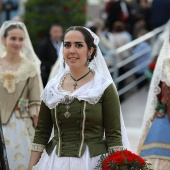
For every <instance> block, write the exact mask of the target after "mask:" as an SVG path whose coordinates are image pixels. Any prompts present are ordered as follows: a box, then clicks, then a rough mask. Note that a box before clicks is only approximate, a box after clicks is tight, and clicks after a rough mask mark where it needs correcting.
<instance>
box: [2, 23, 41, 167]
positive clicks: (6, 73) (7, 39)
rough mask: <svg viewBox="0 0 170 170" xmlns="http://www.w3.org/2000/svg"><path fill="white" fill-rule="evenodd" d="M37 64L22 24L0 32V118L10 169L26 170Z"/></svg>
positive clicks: (35, 102)
mask: <svg viewBox="0 0 170 170" xmlns="http://www.w3.org/2000/svg"><path fill="white" fill-rule="evenodd" d="M41 90H42V82H41V79H40V61H39V59H38V58H37V56H36V55H35V53H34V51H33V48H32V45H31V42H30V39H29V35H28V32H27V30H26V27H25V25H24V24H23V23H22V22H17V21H6V22H4V24H3V25H2V27H1V29H0V116H1V121H2V130H3V134H4V140H5V145H6V150H7V156H8V162H9V168H10V170H16V169H17V170H20V169H21V170H27V167H28V162H29V156H30V150H31V142H32V139H33V136H34V127H36V125H37V118H38V113H39V107H40V93H41Z"/></svg>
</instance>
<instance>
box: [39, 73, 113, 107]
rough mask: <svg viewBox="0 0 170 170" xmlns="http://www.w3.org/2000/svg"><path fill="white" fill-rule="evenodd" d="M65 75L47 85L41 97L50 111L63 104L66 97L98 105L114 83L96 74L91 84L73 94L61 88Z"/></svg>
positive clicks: (57, 77)
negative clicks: (106, 90) (107, 89)
mask: <svg viewBox="0 0 170 170" xmlns="http://www.w3.org/2000/svg"><path fill="white" fill-rule="evenodd" d="M65 74H67V73H65ZM65 74H62V75H57V76H56V77H54V78H53V79H52V80H51V81H50V82H49V83H48V84H47V86H46V87H45V89H44V91H43V93H42V95H41V98H42V100H43V101H44V103H45V104H46V105H47V106H48V107H49V108H50V109H53V108H55V107H56V106H57V105H58V104H59V103H61V102H62V101H63V99H64V97H65V96H66V95H69V96H71V97H74V98H77V99H78V100H80V101H81V100H84V101H86V102H88V103H90V104H96V103H97V102H98V101H99V99H100V98H101V96H102V94H103V92H104V91H105V89H106V88H107V87H108V86H109V85H110V84H111V83H112V82H111V81H110V80H109V79H106V78H104V77H103V78H101V76H100V75H99V74H98V73H97V72H95V74H94V78H93V79H92V80H91V81H90V82H88V83H86V84H85V85H83V86H82V87H80V88H79V89H77V90H75V91H74V92H73V93H71V92H69V91H65V90H63V89H62V87H61V83H62V79H63V77H64V76H65Z"/></svg>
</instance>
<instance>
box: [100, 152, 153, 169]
mask: <svg viewBox="0 0 170 170" xmlns="http://www.w3.org/2000/svg"><path fill="white" fill-rule="evenodd" d="M100 162H101V164H99V165H98V166H97V167H101V168H102V169H103V170H114V169H116V168H119V167H120V168H121V169H122V168H125V169H126V168H133V167H136V166H138V167H139V168H143V167H144V168H145V170H149V167H148V166H149V165H150V164H148V163H146V162H145V160H144V159H142V158H141V157H140V156H138V155H136V154H134V153H132V152H131V151H128V150H122V151H116V152H114V153H112V154H109V155H108V156H107V157H106V158H105V159H104V161H103V162H102V161H100Z"/></svg>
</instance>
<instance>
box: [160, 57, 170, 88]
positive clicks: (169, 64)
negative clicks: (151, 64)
mask: <svg viewBox="0 0 170 170" xmlns="http://www.w3.org/2000/svg"><path fill="white" fill-rule="evenodd" d="M161 81H162V82H165V83H166V85H167V86H169V87H170V59H169V58H166V59H164V60H163V68H162V77H161Z"/></svg>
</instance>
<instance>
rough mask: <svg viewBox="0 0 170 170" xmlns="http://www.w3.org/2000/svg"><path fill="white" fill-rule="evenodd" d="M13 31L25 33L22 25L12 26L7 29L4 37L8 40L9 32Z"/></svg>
mask: <svg viewBox="0 0 170 170" xmlns="http://www.w3.org/2000/svg"><path fill="white" fill-rule="evenodd" d="M13 29H20V30H22V31H24V30H23V28H22V27H21V26H20V25H10V26H9V27H8V28H6V30H5V32H4V37H5V38H6V37H7V36H8V32H9V31H11V30H13Z"/></svg>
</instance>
